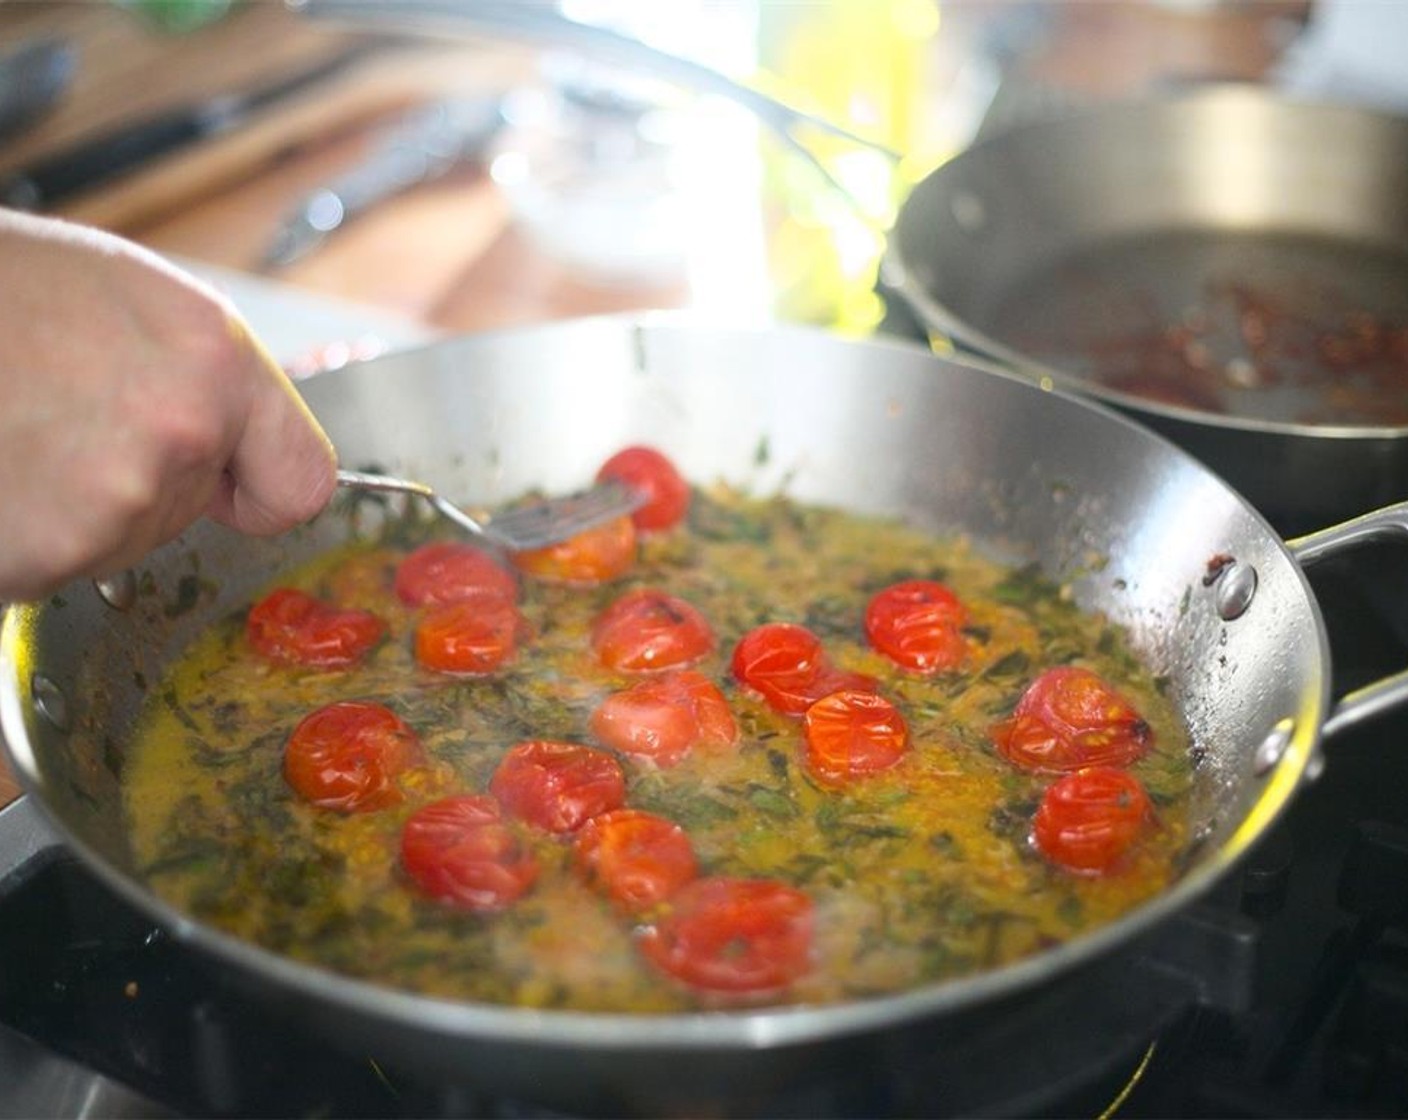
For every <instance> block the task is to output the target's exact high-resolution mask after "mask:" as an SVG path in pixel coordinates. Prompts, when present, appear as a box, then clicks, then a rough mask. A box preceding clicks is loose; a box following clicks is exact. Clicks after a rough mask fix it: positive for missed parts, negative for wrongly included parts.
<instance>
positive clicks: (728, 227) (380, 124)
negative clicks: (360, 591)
mask: <svg viewBox="0 0 1408 1120" xmlns="http://www.w3.org/2000/svg"><path fill="white" fill-rule="evenodd" d="M1399 8H1400V5H1397V4H1393V3H1388V4H1379V3H1374V2H1373V0H1349V2H1345V0H1339V2H1336V0H1328V2H1322V3H1319V4H1313V3H1310V2H1304V0H1260V2H1236V0H1222V2H1216V0H1212V2H1209V0H1177V2H1176V0H1128V2H1123V3H1113V2H1110V3H1093V2H1092V3H1051V2H1045V3H1040V2H1025V0H1024V2H1018V0H1011V2H992V0H669V2H667V3H661V2H658V0H562V2H561V3H559V4H557V5H552V4H548V3H539V2H537V0H510V2H509V3H501V2H500V3H494V2H483V0H461V2H459V3H455V2H453V0H450V2H446V0H440V2H438V3H436V2H423V0H361V2H356V3H351V4H343V3H338V2H337V0H307V2H306V3H304V4H302V5H300V4H298V3H293V4H287V5H286V4H283V3H279V2H276V0H113V2H110V3H108V2H98V0H82V2H76V3H69V2H64V0H46V2H42V3H40V2H18V0H11V2H8V3H3V4H0V49H3V58H0V129H3V131H2V132H0V199H3V201H4V202H5V203H6V204H9V205H16V206H22V207H28V208H32V209H36V210H40V211H44V212H49V213H54V214H59V215H65V216H68V217H72V218H75V219H78V220H81V221H85V222H89V223H93V224H96V225H98V226H102V227H104V228H107V229H109V230H113V231H115V232H118V233H121V234H124V235H126V236H129V237H131V238H133V239H135V240H137V241H139V242H141V243H143V244H145V245H148V246H150V247H151V248H153V249H156V250H158V251H160V252H162V253H165V254H169V255H171V256H173V257H175V258H177V259H178V260H180V261H181V262H183V263H185V264H188V265H189V266H191V267H192V268H193V269H195V270H196V271H198V272H202V273H203V274H205V275H207V276H209V277H210V278H211V279H213V280H214V281H216V282H217V283H220V284H222V285H224V286H225V287H226V288H227V289H228V290H230V291H231V293H232V294H233V295H234V296H235V297H236V299H237V300H238V301H239V302H240V304H241V306H242V307H244V308H245V310H246V313H247V314H249V315H250V317H251V319H252V320H253V321H254V323H255V326H256V328H258V329H260V330H262V331H263V332H264V333H265V335H266V337H267V338H268V341H269V343H270V345H271V346H272V347H274V349H275V352H276V353H277V354H278V355H279V356H280V357H281V359H282V360H284V361H285V362H286V363H287V364H289V366H290V367H291V368H294V369H295V370H298V371H305V370H307V369H311V368H314V367H316V366H319V365H326V364H337V362H339V361H342V360H346V358H347V357H348V356H356V355H358V354H364V353H370V352H373V351H375V350H378V349H382V348H385V347H387V346H394V345H399V344H401V343H403V342H407V341H414V340H416V339H419V338H422V337H425V336H427V335H428V334H433V333H437V332H460V331H467V330H480V329H485V328H491V327H501V326H509V325H516V324H522V323H527V322H534V321H542V320H545V319H553V318H561V317H565V316H574V315H583V314H594V313H599V312H610V311H618V310H634V309H641V308H678V307H687V308H690V309H693V310H696V311H698V312H700V313H701V314H707V315H717V316H724V317H728V318H731V319H738V318H740V317H742V318H748V317H778V318H783V319H787V320H795V321H804V322H810V323H818V324H823V325H827V326H832V327H835V328H836V329H838V330H842V331H845V332H847V333H866V332H869V331H871V330H874V329H875V327H876V326H877V324H879V323H880V322H881V320H882V318H883V316H884V314H885V307H884V303H883V300H882V299H881V298H880V297H879V296H878V295H877V293H876V286H875V279H876V266H877V262H878V261H879V259H880V254H881V250H882V248H883V244H884V233H885V230H886V229H887V228H888V227H889V225H890V224H891V222H892V220H893V218H894V215H895V209H896V205H897V203H898V202H899V201H900V200H901V199H902V198H903V197H904V193H905V190H906V188H907V186H908V185H909V184H911V183H912V182H914V181H915V180H916V179H917V178H918V177H920V176H922V175H923V174H924V173H925V172H926V171H928V170H930V169H931V168H933V167H935V166H937V165H938V164H940V163H941V162H943V161H944V160H945V159H947V158H949V157H950V156H952V155H953V154H954V153H956V152H958V151H959V150H961V149H962V148H963V147H964V146H966V145H967V144H969V143H971V142H972V141H973V139H974V137H975V136H978V135H979V134H980V133H983V132H990V131H992V130H995V129H999V128H1002V127H1006V126H1008V125H1009V124H1011V123H1013V122H1015V121H1019V120H1022V119H1026V118H1028V117H1030V116H1032V115H1034V114H1039V113H1049V112H1060V111H1062V110H1063V109H1065V108H1068V107H1071V106H1080V105H1084V104H1088V103H1091V102H1093V101H1097V100H1101V99H1111V98H1118V97H1128V96H1137V95H1140V94H1143V93H1148V92H1151V91H1152V92H1159V91H1161V90H1168V89H1171V88H1176V87H1177V86H1179V85H1185V84H1189V83H1198V82H1204V81H1210V80H1219V81H1220V80H1237V81H1253V82H1263V81H1264V82H1277V83H1282V84H1286V85H1296V86H1299V87H1300V88H1302V89H1309V90H1313V89H1321V90H1324V89H1333V90H1334V91H1335V93H1336V95H1337V96H1340V95H1342V96H1346V97H1354V98H1356V99H1359V100H1366V99H1369V100H1373V99H1377V100H1380V101H1382V100H1385V99H1387V100H1390V101H1391V100H1392V99H1393V98H1394V97H1395V96H1396V92H1397V91H1396V89H1395V87H1394V81H1395V68H1394V67H1393V66H1392V65H1391V64H1390V65H1389V66H1387V67H1386V69H1385V71H1384V72H1385V75H1386V80H1385V81H1383V82H1382V83H1377V84H1376V82H1375V81H1374V78H1375V74H1376V71H1375V69H1374V65H1373V64H1372V58H1373V56H1374V55H1375V53H1376V50H1377V49H1378V47H1381V46H1382V45H1383V44H1384V43H1385V42H1386V41H1387V40H1386V39H1385V37H1384V36H1383V35H1375V34H1373V33H1372V32H1370V33H1369V34H1368V35H1367V36H1366V35H1364V33H1363V31H1362V28H1363V27H1364V26H1365V25H1366V23H1367V24H1369V25H1372V24H1373V22H1374V21H1376V20H1379V21H1381V20H1385V19H1386V20H1388V21H1389V22H1390V24H1394V23H1396V24H1398V25H1399V26H1402V24H1403V23H1404V20H1403V18H1402V17H1401V16H1399V15H1398V14H1397V12H1396V10H1397V9H1399ZM348 13H350V14H351V16H352V17H354V18H352V19H350V20H349V19H342V18H339V16H340V15H346V14H348ZM559 16H560V17H564V18H567V19H570V20H572V21H574V22H575V23H577V24H585V25H588V26H589V27H595V28H606V29H608V30H609V31H610V32H613V33H617V34H620V35H625V36H629V37H631V38H633V39H638V40H641V41H643V42H645V43H647V44H649V45H651V46H653V47H655V48H658V49H660V50H663V51H665V52H669V53H670V54H671V55H674V56H678V57H681V58H684V59H686V60H688V61H690V62H693V63H697V64H702V65H703V66H705V67H708V68H710V69H711V70H714V71H718V72H720V73H722V74H723V75H726V76H728V77H729V78H731V79H734V80H737V81H739V82H741V83H744V84H745V85H746V86H748V87H751V88H753V89H757V90H761V91H763V92H766V93H768V94H770V95H772V96H774V97H776V98H779V99H781V100H783V101H785V102H787V103H788V104H789V105H791V106H794V107H796V108H797V109H799V110H802V111H804V112H805V113H810V114H813V115H814V116H815V117H817V118H819V119H820V120H821V121H823V122H830V123H834V124H837V125H840V126H843V128H844V129H846V130H849V132H851V133H853V134H854V136H850V137H848V136H841V135H836V134H833V133H831V132H828V131H827V130H826V129H824V128H822V127H819V126H815V125H811V124H807V123H801V124H794V125H793V126H792V127H791V128H789V129H788V130H787V132H786V135H784V134H783V132H781V131H780V130H778V129H775V128H773V127H770V126H769V125H768V124H766V123H764V122H762V121H760V119H759V117H758V116H757V115H755V114H754V113H752V112H750V111H749V110H748V109H747V108H745V107H743V105H742V104H740V102H739V101H738V100H737V99H735V98H731V97H729V96H725V95H723V94H721V93H720V92H719V90H718V88H717V87H715V88H713V89H706V88H704V86H701V84H700V83H699V82H697V81H694V80H687V81H680V80H679V76H678V75H677V74H668V75H665V76H662V74H661V73H660V72H659V71H658V69H654V68H651V67H649V66H643V65H637V64H634V63H632V64H629V65H622V64H621V60H620V59H619V58H612V57H608V56H606V55H604V54H603V53H602V52H601V51H600V50H599V49H598V48H586V49H584V48H583V47H582V46H581V44H580V42H578V43H575V44H574V42H572V41H553V40H551V39H547V40H545V39H543V38H542V37H541V36H540V35H538V34H537V33H536V32H533V31H532V29H531V28H530V29H529V31H528V32H525V30H524V27H523V26H522V25H523V24H524V23H525V22H526V23H528V24H532V23H533V22H534V21H535V20H537V19H538V17H546V18H549V19H551V18H555V17H559ZM382 17H384V18H382ZM1366 17H1368V18H1366ZM1365 56H1367V57H1369V58H1370V61H1367V62H1366V61H1365ZM885 149H888V151H889V153H893V154H887V152H886V151H885Z"/></svg>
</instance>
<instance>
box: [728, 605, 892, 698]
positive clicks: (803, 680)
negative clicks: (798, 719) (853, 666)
mask: <svg viewBox="0 0 1408 1120" xmlns="http://www.w3.org/2000/svg"><path fill="white" fill-rule="evenodd" d="M733 675H734V677H736V678H737V679H738V681H739V682H740V683H742V684H745V685H747V686H748V687H749V688H751V689H752V690H753V691H755V692H757V693H758V694H759V695H761V696H762V698H763V699H764V700H766V701H767V702H768V704H769V705H770V706H771V707H772V708H773V709H774V710H776V711H779V712H783V713H785V714H787V715H794V716H798V715H801V714H802V713H803V712H805V711H806V710H807V709H808V708H810V707H811V706H812V705H813V704H814V703H816V702H817V701H818V700H820V699H821V698H822V697H823V696H827V695H829V694H831V693H833V692H839V691H840V690H842V689H850V690H852V691H856V692H874V691H875V689H876V688H877V687H878V682H877V681H876V680H875V678H874V677H869V676H866V675H865V674H864V673H852V672H849V671H847V670H844V669H837V668H836V667H835V666H833V665H832V664H831V662H830V661H829V660H828V658H827V656H826V653H825V651H824V650H823V649H822V647H821V639H820V638H818V637H817V636H816V635H815V634H813V633H812V632H811V631H810V630H808V629H807V628H806V627H805V626H797V625H795V624H793V623H790V622H768V623H764V624H763V625H762V626H757V627H754V628H753V629H752V630H750V631H748V633H746V634H744V635H743V638H742V639H741V640H740V641H739V643H738V645H737V646H735V647H734V650H733Z"/></svg>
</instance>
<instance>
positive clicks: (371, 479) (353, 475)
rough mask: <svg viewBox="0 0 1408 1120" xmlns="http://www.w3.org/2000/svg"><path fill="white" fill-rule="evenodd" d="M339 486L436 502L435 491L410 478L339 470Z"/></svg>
mask: <svg viewBox="0 0 1408 1120" xmlns="http://www.w3.org/2000/svg"><path fill="white" fill-rule="evenodd" d="M337 484H338V485H339V486H351V487H353V488H355V489H357V490H380V491H382V492H383V493H390V494H414V495H416V496H417V497H419V498H424V499H426V501H434V500H435V491H433V490H432V489H431V488H430V487H429V486H427V485H426V484H425V483H423V482H412V481H411V480H410V479H408V478H396V477H394V476H392V475H389V474H370V473H368V472H367V471H349V470H343V469H342V468H340V467H339V468H338V471H337Z"/></svg>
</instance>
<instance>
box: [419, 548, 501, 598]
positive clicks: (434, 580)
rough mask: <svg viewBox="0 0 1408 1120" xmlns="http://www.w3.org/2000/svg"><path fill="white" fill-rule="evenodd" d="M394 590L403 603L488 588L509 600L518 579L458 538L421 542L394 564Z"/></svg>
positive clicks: (475, 593)
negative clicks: (457, 539) (421, 543)
mask: <svg viewBox="0 0 1408 1120" xmlns="http://www.w3.org/2000/svg"><path fill="white" fill-rule="evenodd" d="M395 587H396V594H397V595H398V596H399V597H400V599H401V601H402V602H403V603H408V604H410V605H411V606H413V607H423V606H425V605H426V604H427V603H450V602H453V601H454V600H456V599H468V598H473V597H476V596H479V595H482V594H484V593H485V592H491V593H493V594H495V595H499V596H502V597H503V598H505V599H507V600H509V602H516V601H517V599H518V580H517V579H515V578H514V575H513V573H512V572H511V571H509V570H508V569H507V568H505V567H504V566H503V565H502V564H500V563H499V562H498V561H497V560H496V559H494V557H492V556H491V555H489V553H487V552H485V551H484V550H483V549H482V548H475V547H474V546H473V545H471V544H464V543H463V542H461V541H435V542H432V543H431V544H425V545H421V547H420V548H418V549H416V550H415V551H414V552H412V553H411V554H410V555H409V556H407V557H406V558H405V559H404V560H402V561H401V563H400V564H398V565H397V566H396V580H395Z"/></svg>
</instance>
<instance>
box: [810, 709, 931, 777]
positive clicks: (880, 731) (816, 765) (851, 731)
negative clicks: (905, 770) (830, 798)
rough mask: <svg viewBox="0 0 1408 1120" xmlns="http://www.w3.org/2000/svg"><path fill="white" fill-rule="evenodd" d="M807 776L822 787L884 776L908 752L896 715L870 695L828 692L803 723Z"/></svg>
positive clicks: (906, 738) (904, 727)
mask: <svg viewBox="0 0 1408 1120" xmlns="http://www.w3.org/2000/svg"><path fill="white" fill-rule="evenodd" d="M802 719H803V722H802V732H803V735H804V736H805V738H806V743H807V751H806V765H807V771H808V772H809V773H810V774H811V775H812V776H813V777H814V778H816V779H817V780H818V781H819V782H821V783H822V784H823V785H828V786H842V785H846V784H848V783H850V782H853V781H856V780H857V779H860V778H868V777H869V776H870V775H872V774H878V773H880V772H881V771H882V770H888V769H889V768H890V767H891V766H893V765H895V763H897V762H899V760H900V759H901V758H903V757H904V754H905V751H906V750H908V749H909V727H908V726H907V725H906V724H905V721H904V717H903V716H902V715H900V713H899V709H897V708H896V707H895V706H894V705H893V704H891V703H890V702H889V701H888V700H886V699H885V698H884V697H883V696H877V695H875V693H873V692H849V691H842V692H833V693H832V694H831V695H830V696H823V697H822V698H821V699H820V700H818V701H817V702H816V703H815V704H813V705H812V706H811V707H810V708H808V709H807V713H806V715H805V716H803V717H802Z"/></svg>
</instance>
